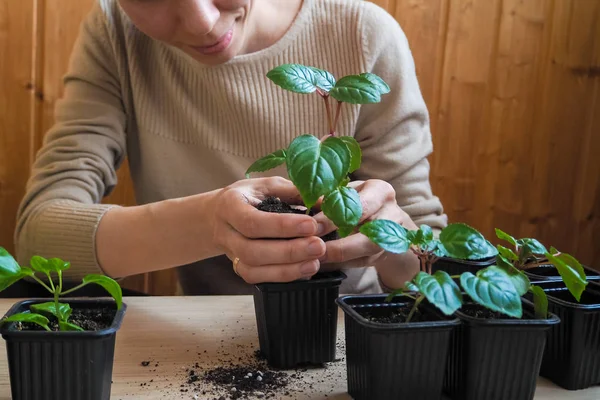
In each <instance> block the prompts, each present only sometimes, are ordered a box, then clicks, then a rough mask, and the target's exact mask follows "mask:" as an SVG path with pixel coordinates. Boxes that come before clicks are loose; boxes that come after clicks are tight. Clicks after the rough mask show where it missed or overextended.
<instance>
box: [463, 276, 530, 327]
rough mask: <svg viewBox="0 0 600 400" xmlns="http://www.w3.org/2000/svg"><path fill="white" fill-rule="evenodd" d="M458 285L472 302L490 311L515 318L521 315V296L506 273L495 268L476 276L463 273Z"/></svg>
mask: <svg viewBox="0 0 600 400" xmlns="http://www.w3.org/2000/svg"><path fill="white" fill-rule="evenodd" d="M460 284H461V286H462V288H463V289H464V291H465V292H466V293H467V294H468V295H469V296H470V297H471V299H473V301H475V302H477V303H479V304H481V305H482V306H484V307H486V308H488V309H490V310H492V311H497V312H501V313H504V314H506V315H509V316H511V317H515V318H521V316H522V315H523V308H522V305H521V296H519V293H518V292H517V290H516V289H515V287H514V285H513V283H512V281H511V279H510V278H509V277H508V275H507V274H506V272H504V271H503V270H502V269H500V268H498V267H496V266H491V267H487V268H485V269H482V270H480V271H477V275H473V274H472V273H470V272H464V273H463V274H462V275H461V276H460Z"/></svg>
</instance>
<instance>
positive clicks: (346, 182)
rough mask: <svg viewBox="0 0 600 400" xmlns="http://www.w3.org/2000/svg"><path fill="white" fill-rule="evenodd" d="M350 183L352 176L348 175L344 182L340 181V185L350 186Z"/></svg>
mask: <svg viewBox="0 0 600 400" xmlns="http://www.w3.org/2000/svg"><path fill="white" fill-rule="evenodd" d="M349 183H350V178H348V177H345V178H344V179H343V180H342V183H340V186H348V184H349Z"/></svg>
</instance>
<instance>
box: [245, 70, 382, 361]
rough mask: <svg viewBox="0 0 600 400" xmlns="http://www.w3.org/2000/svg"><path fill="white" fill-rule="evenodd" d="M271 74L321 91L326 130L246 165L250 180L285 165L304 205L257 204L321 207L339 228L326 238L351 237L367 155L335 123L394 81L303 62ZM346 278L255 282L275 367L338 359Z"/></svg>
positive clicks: (286, 84)
mask: <svg viewBox="0 0 600 400" xmlns="http://www.w3.org/2000/svg"><path fill="white" fill-rule="evenodd" d="M267 78H269V79H270V80H271V81H272V82H273V83H274V84H276V85H278V86H279V87H281V88H283V89H285V90H288V91H291V92H294V93H298V94H303V95H311V94H314V93H316V94H318V96H319V97H321V98H322V99H323V105H324V107H325V110H326V115H327V124H328V132H326V133H325V134H324V135H322V136H321V137H320V138H319V137H317V136H313V135H310V134H302V135H300V136H298V137H296V138H295V139H294V140H293V141H292V142H291V143H290V145H289V146H288V148H286V149H280V150H277V151H275V152H273V153H271V154H268V155H266V156H265V157H262V158H260V159H259V160H257V161H255V162H254V163H253V164H252V165H251V166H250V167H249V168H248V170H247V171H246V177H249V176H250V174H251V173H254V172H264V171H267V170H270V169H272V168H275V167H278V166H280V165H282V164H285V166H286V168H287V174H288V177H289V179H290V180H291V181H292V183H293V184H294V185H295V186H296V188H297V189H298V192H299V193H300V196H301V198H302V201H303V203H304V204H302V205H299V206H300V207H297V206H296V205H290V204H286V203H283V202H281V201H280V200H279V199H273V198H270V199H265V201H263V202H262V203H261V204H259V205H258V209H260V210H262V211H266V212H280V213H281V212H296V213H306V214H308V215H314V213H315V212H317V211H318V208H320V210H322V212H323V213H324V214H325V216H327V218H329V219H330V220H331V221H332V222H333V223H334V224H335V225H336V227H337V230H336V231H335V232H334V233H333V235H331V234H330V235H327V237H323V240H332V239H334V240H335V239H336V238H339V237H345V236H348V235H349V234H350V233H352V232H353V230H354V229H355V227H356V226H357V224H358V223H359V221H360V219H361V216H362V206H361V202H360V198H359V195H358V192H357V191H356V190H355V189H353V188H351V187H349V186H348V184H349V183H350V178H349V176H350V174H351V173H352V172H354V171H356V170H357V169H358V168H359V167H360V164H361V157H362V153H361V149H360V145H359V144H358V142H357V141H356V140H355V139H354V138H353V137H350V136H340V135H338V133H337V132H336V127H337V124H338V120H339V117H340V114H341V111H342V106H343V104H344V103H349V104H369V103H378V102H380V101H381V96H382V95H384V94H386V93H388V92H389V91H390V89H389V87H388V85H387V84H386V83H385V82H384V81H383V80H382V79H381V78H380V77H378V76H377V75H374V74H371V73H361V74H358V75H347V76H344V77H342V78H340V79H339V80H336V78H335V77H334V76H333V75H332V74H331V73H330V72H328V71H325V70H322V69H319V68H315V67H311V66H305V65H301V64H284V65H280V66H278V67H276V68H274V69H272V70H271V71H269V72H268V73H267ZM332 99H333V101H332ZM332 103H334V104H335V106H332ZM334 109H335V111H334ZM317 204H319V207H318V208H316V207H315V206H316V205H317ZM345 278H346V275H345V274H344V273H343V272H341V271H335V272H326V273H318V274H316V275H314V276H313V277H312V278H311V279H308V280H300V281H295V282H289V283H268V282H267V283H262V284H258V285H255V290H254V305H255V311H256V318H257V325H258V334H259V341H260V348H261V352H262V353H263V354H264V355H265V356H266V358H267V360H268V362H269V363H270V364H271V365H272V366H275V367H281V368H289V367H293V366H295V365H298V364H300V363H324V362H328V361H332V360H334V359H335V348H336V331H337V314H338V309H337V306H336V304H335V299H336V298H337V297H338V295H339V287H340V285H341V282H342V281H343V279H345Z"/></svg>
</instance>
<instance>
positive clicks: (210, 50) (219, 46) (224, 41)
mask: <svg viewBox="0 0 600 400" xmlns="http://www.w3.org/2000/svg"><path fill="white" fill-rule="evenodd" d="M232 38H233V29H230V30H228V31H227V33H225V34H224V35H223V36H221V38H220V39H219V41H218V42H216V43H215V44H212V45H210V46H202V47H196V46H192V48H193V49H194V50H196V51H197V52H199V53H202V54H204V55H208V54H216V53H220V52H222V51H223V50H225V49H226V48H227V47H229V45H230V44H231V39H232Z"/></svg>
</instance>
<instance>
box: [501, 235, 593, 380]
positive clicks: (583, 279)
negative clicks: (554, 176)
mask: <svg viewBox="0 0 600 400" xmlns="http://www.w3.org/2000/svg"><path fill="white" fill-rule="evenodd" d="M496 233H497V236H498V238H500V239H502V240H505V241H507V242H508V243H509V244H510V248H505V247H503V246H498V249H499V251H500V256H499V262H500V263H503V264H504V265H509V264H512V265H513V266H514V267H515V268H516V269H519V270H521V271H523V272H524V273H525V274H526V275H528V276H529V278H530V279H532V280H533V279H534V278H535V277H536V276H537V275H536V274H528V272H529V271H531V270H536V269H538V268H540V267H539V266H540V265H543V266H546V267H544V268H546V269H551V270H553V271H555V272H554V273H553V275H554V277H553V278H552V279H548V276H545V277H543V278H546V279H542V280H539V281H537V282H536V284H537V285H538V286H539V287H540V288H541V289H542V290H543V291H544V292H545V293H546V294H547V297H548V309H549V310H550V311H551V312H552V313H554V314H556V315H558V317H559V318H560V320H561V323H560V325H558V326H554V327H552V329H551V330H550V331H549V333H548V340H547V343H546V349H545V351H544V358H543V361H542V366H541V370H540V375H542V376H543V377H546V378H548V379H550V380H551V381H552V382H554V383H556V384H557V385H559V386H561V387H563V388H565V389H569V390H577V389H584V388H587V387H589V386H592V385H597V384H600V361H599V360H600V286H599V285H597V284H594V282H595V280H594V277H593V276H590V272H589V270H587V269H586V268H585V267H583V266H582V265H581V263H580V262H579V261H578V260H577V259H576V258H575V257H573V256H571V255H569V254H567V253H564V252H559V251H558V250H556V249H555V248H554V247H551V248H550V250H549V251H548V250H547V249H546V247H545V246H544V245H543V244H542V243H540V242H539V241H538V240H536V239H532V238H525V239H515V238H514V237H512V236H511V235H509V234H507V233H505V232H503V231H501V230H499V229H497V230H496ZM588 280H589V284H588Z"/></svg>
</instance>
